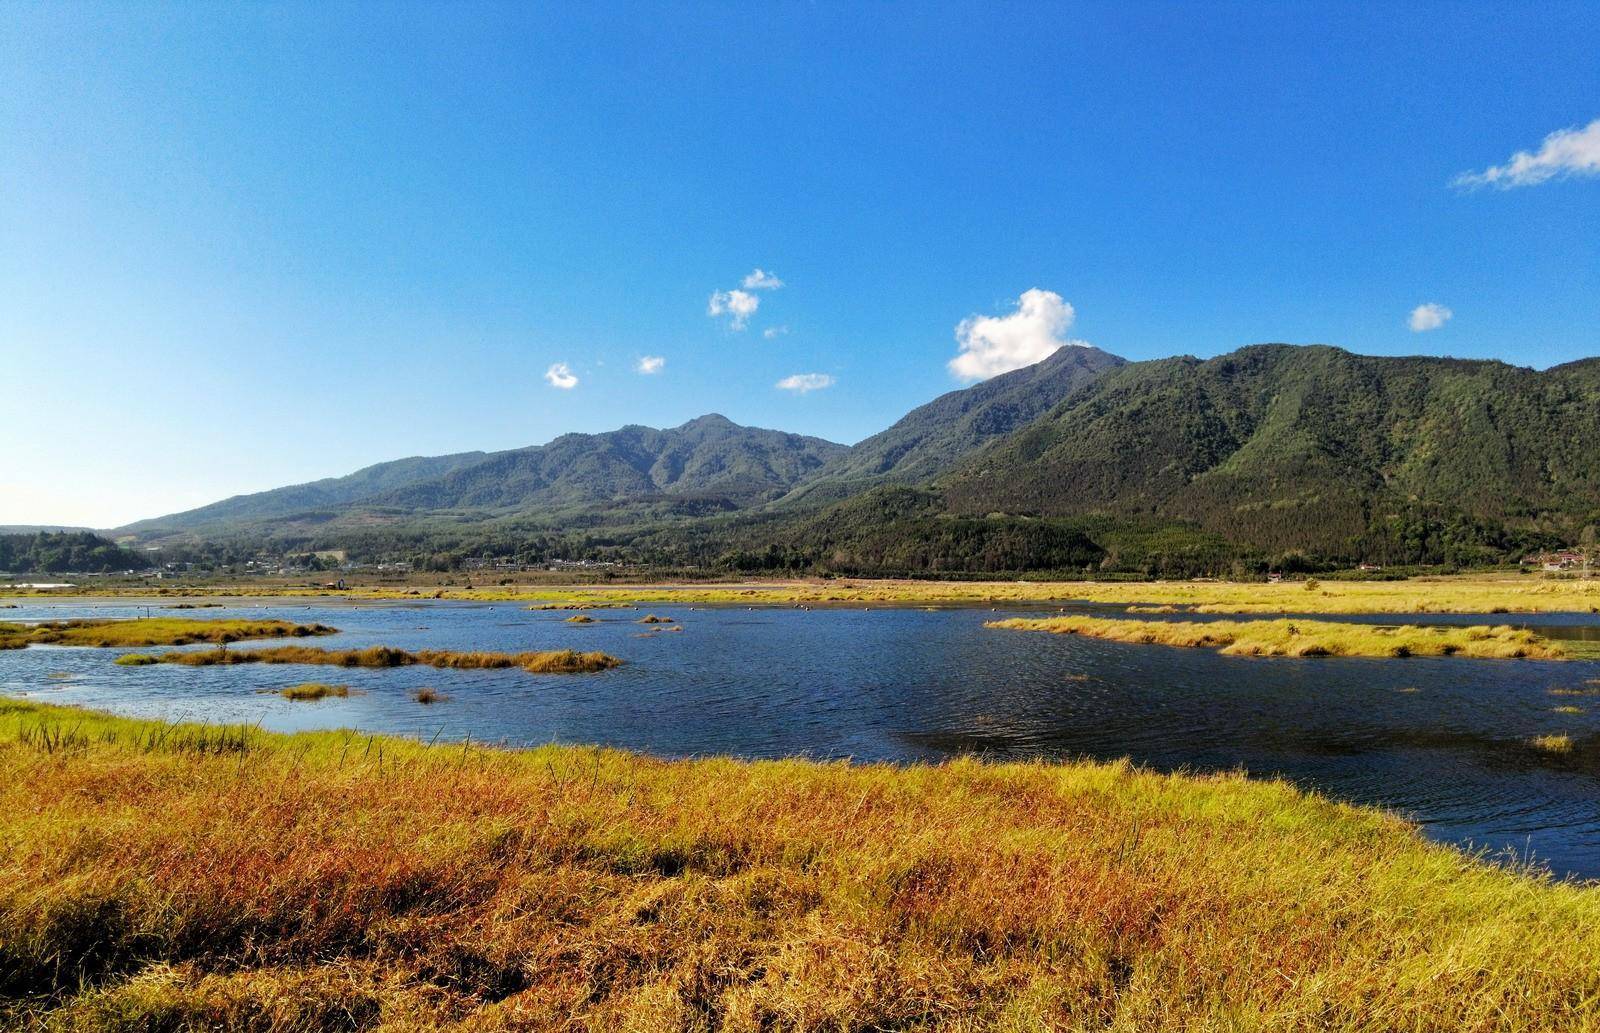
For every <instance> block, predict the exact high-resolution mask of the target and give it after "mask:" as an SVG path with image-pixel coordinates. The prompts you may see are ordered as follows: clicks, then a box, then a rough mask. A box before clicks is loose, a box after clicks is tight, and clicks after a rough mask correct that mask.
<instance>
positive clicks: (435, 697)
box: [411, 689, 450, 706]
mask: <svg viewBox="0 0 1600 1033" xmlns="http://www.w3.org/2000/svg"><path fill="white" fill-rule="evenodd" d="M411 698H412V699H414V700H416V701H417V702H418V703H421V704H423V705H424V706H428V705H431V704H434V703H448V702H450V697H449V696H446V695H445V694H444V693H442V692H439V691H438V690H436V689H418V690H417V691H415V692H413V693H412V694H411Z"/></svg>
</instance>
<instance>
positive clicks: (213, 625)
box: [0, 617, 338, 649]
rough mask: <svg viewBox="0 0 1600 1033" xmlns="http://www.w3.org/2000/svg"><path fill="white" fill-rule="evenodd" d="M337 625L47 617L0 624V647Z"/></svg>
mask: <svg viewBox="0 0 1600 1033" xmlns="http://www.w3.org/2000/svg"><path fill="white" fill-rule="evenodd" d="M337 630H338V629H337V628H330V627H327V626H326V625H323V624H294V623H292V622H290V621H252V620H187V619H184V618H181V617H156V618H151V619H146V620H72V621H49V622H46V623H42V624H35V625H27V624H0V649H3V648H21V647H22V646H28V645H52V646H98V647H116V646H186V645H192V644H194V643H196V642H218V643H223V642H240V641H244V640H245V639H261V638H307V637H310V636H313V635H331V634H333V633H334V632H335V631H337Z"/></svg>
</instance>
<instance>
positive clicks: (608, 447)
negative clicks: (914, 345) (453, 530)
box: [368, 413, 845, 510]
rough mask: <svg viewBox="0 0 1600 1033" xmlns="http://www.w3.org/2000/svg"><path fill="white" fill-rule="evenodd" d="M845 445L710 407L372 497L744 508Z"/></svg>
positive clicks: (394, 501) (411, 505)
mask: <svg viewBox="0 0 1600 1033" xmlns="http://www.w3.org/2000/svg"><path fill="white" fill-rule="evenodd" d="M844 451H845V446H843V445H838V444H835V443H833V442H831V441H824V440H822V439H821V438H812V437H805V436H803V435H800V434H786V433H784V432H782V431H776V430H763V429H760V428H756V427H741V426H739V425H738V424H736V423H734V422H732V421H731V420H729V419H727V418H726V417H724V416H720V415H717V414H714V413H713V414H711V415H707V416H701V417H699V418H698V419H694V420H690V421H689V422H688V423H685V424H683V425H682V426H680V427H673V428H670V429H667V430H656V429H654V428H651V427H638V426H628V427H623V428H622V429H620V430H614V431H610V432H607V433H604V434H564V435H562V436H561V437H559V438H556V439H555V440H554V441H552V442H550V443H549V444H547V445H539V446H536V447H533V448H523V449H517V450H515V451H512V452H499V453H496V454H494V455H492V456H489V457H488V458H486V459H485V460H484V461H482V462H480V463H476V464H473V465H471V466H468V467H465V468H463V469H459V470H456V471H454V472H452V473H450V474H447V475H445V476H443V477H439V478H436V479H434V480H431V481H425V482H421V483H417V484H411V485H408V486H406V487H403V488H398V489H395V490H393V491H389V492H385V493H383V494H381V495H377V496H374V497H373V498H372V499H370V500H368V501H370V502H371V503H373V504H375V505H381V506H396V507H401V508H406V509H425V510H441V509H481V510H508V509H532V508H539V507H545V508H549V507H557V506H573V505H583V504H586V503H598V502H610V501H615V500H620V499H626V498H633V497H641V496H649V495H699V496H717V497H720V498H723V499H726V500H727V501H728V502H729V503H730V504H731V505H735V506H746V505H751V504H753V503H756V502H763V501H767V500H769V499H772V498H776V497H777V496H779V495H781V494H783V493H784V492H785V491H787V490H788V489H789V488H791V487H793V486H794V485H795V484H796V483H798V482H799V481H800V480H802V479H803V478H805V477H806V476H808V475H810V474H811V473H813V472H815V471H816V470H818V469H820V468H821V467H822V465H823V464H824V463H825V462H827V461H828V460H829V459H831V458H833V457H835V456H837V455H841V454H843V453H844Z"/></svg>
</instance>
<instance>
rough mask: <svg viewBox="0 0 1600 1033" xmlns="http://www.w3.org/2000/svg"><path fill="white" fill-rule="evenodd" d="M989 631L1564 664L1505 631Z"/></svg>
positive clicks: (1046, 625) (1113, 626) (1553, 650)
mask: <svg viewBox="0 0 1600 1033" xmlns="http://www.w3.org/2000/svg"><path fill="white" fill-rule="evenodd" d="M985 626H986V627H990V628H1008V629H1011V630H1015V631H1046V632H1053V633H1055V634H1058V635H1084V636H1087V637H1089V638H1103V639H1110V640H1111V641H1114V642H1131V643H1140V644H1159V645H1166V646H1187V647H1192V648H1202V649H1215V650H1217V651H1218V652H1220V653H1226V654H1229V655H1231V656H1302V657H1305V656H1374V657H1406V656H1465V657H1475V658H1479V659H1530V660H1561V659H1566V657H1567V653H1566V651H1565V650H1564V649H1563V648H1562V647H1561V646H1560V645H1559V644H1557V643H1555V642H1551V641H1550V640H1548V639H1545V638H1543V637H1541V636H1539V635H1536V634H1534V633H1533V632H1531V631H1528V630H1526V629H1521V628H1512V627H1506V626H1501V627H1488V626H1485V625H1478V626H1474V627H1470V628H1460V627H1449V628H1423V627H1418V626H1416V625H1405V626H1402V627H1384V626H1381V625H1376V624H1346V623H1340V622H1336V621H1307V620H1275V621H1142V620H1131V619H1108V618H1100V617H1045V618H1037V619H1035V618H1026V617H1017V618H1012V619H1010V620H999V621H990V622H988V624H986V625H985Z"/></svg>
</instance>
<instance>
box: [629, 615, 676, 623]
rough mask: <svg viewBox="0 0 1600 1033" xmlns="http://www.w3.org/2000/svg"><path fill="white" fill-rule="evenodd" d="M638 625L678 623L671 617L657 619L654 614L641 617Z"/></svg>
mask: <svg viewBox="0 0 1600 1033" xmlns="http://www.w3.org/2000/svg"><path fill="white" fill-rule="evenodd" d="M636 623H639V624H673V623H676V622H675V621H674V620H673V618H671V617H657V616H656V615H655V614H653V613H652V614H648V615H646V616H644V617H640V618H639V620H638V621H637V622H636Z"/></svg>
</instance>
